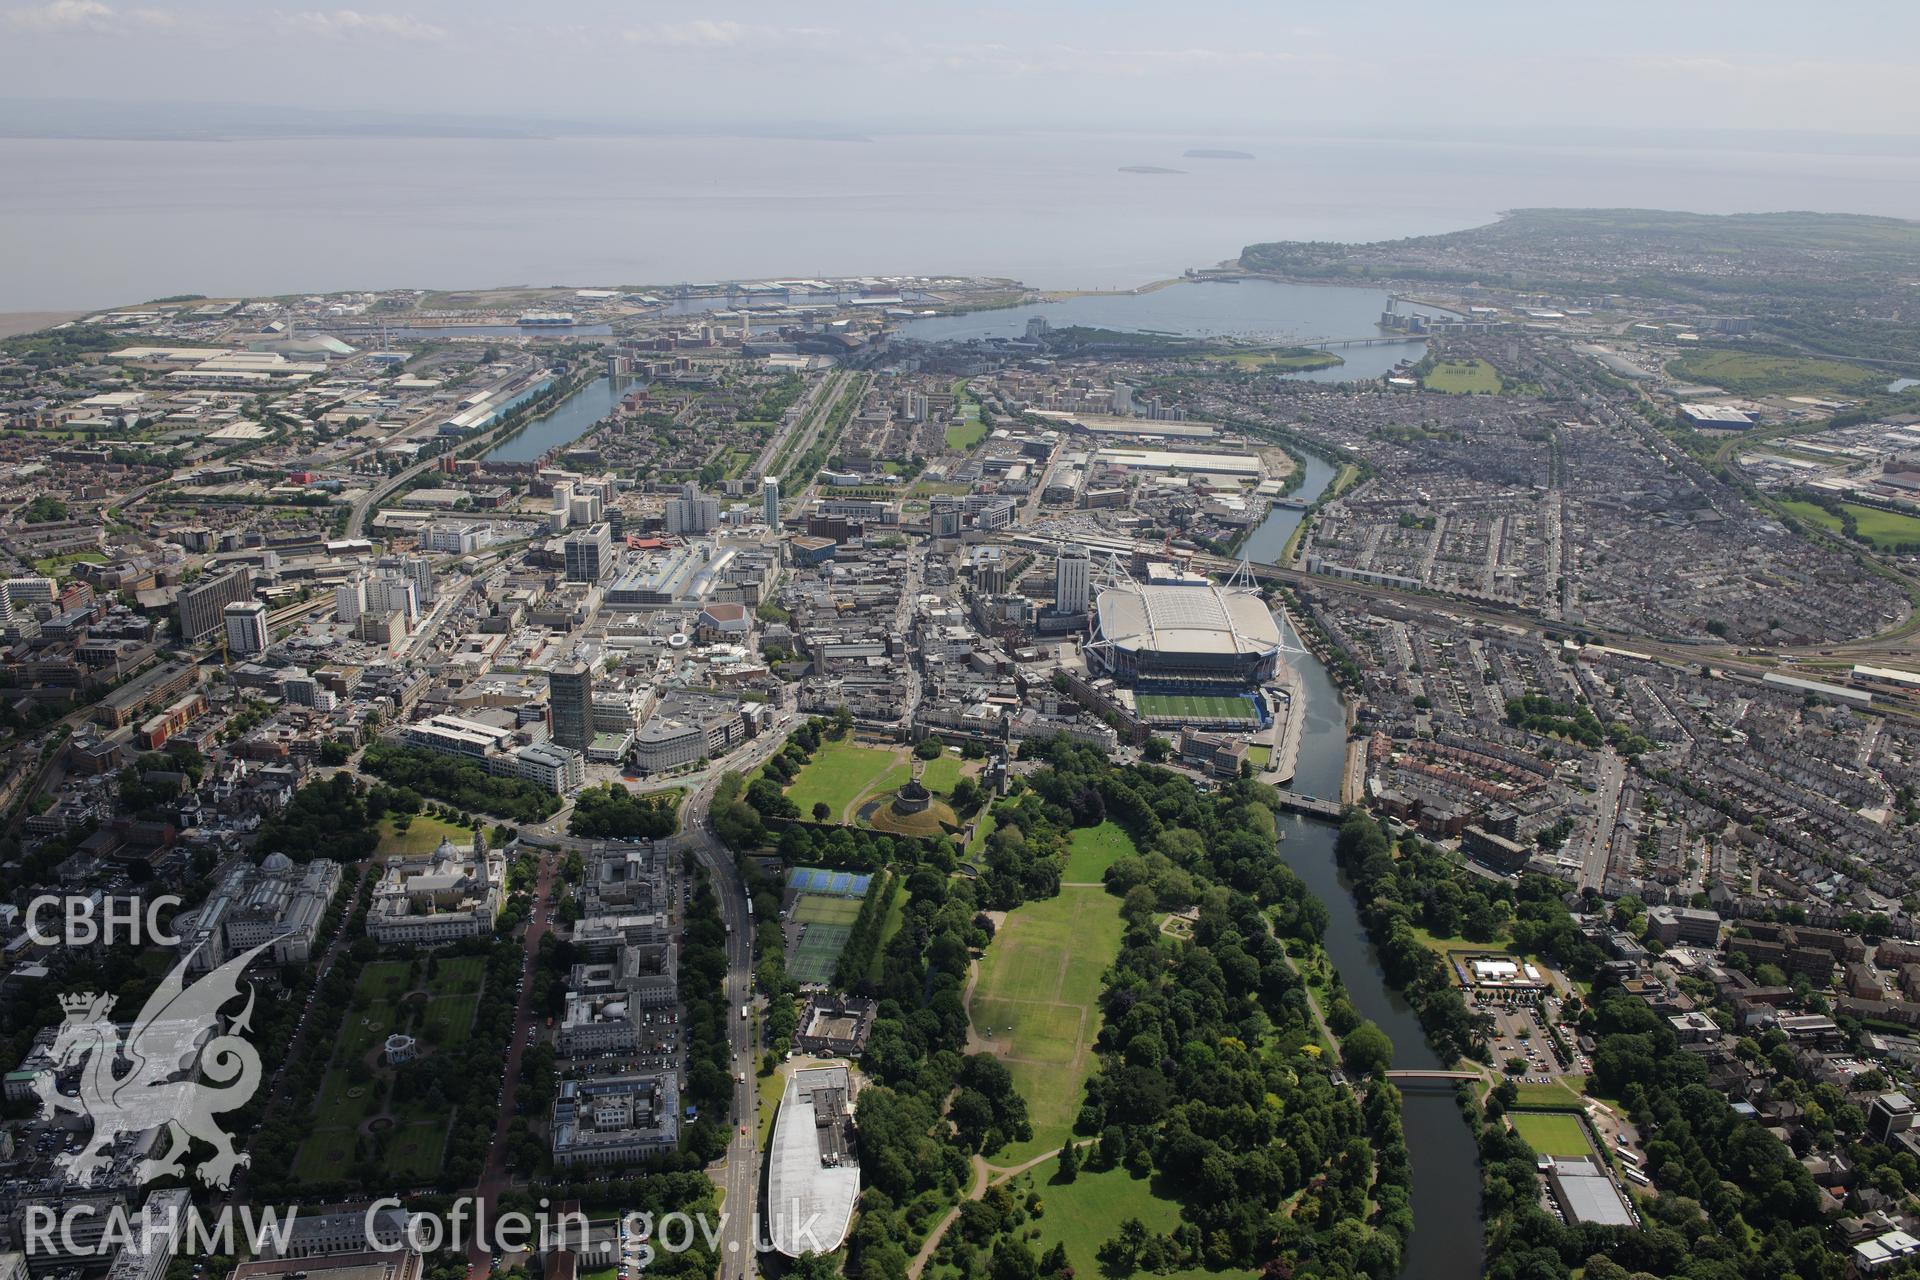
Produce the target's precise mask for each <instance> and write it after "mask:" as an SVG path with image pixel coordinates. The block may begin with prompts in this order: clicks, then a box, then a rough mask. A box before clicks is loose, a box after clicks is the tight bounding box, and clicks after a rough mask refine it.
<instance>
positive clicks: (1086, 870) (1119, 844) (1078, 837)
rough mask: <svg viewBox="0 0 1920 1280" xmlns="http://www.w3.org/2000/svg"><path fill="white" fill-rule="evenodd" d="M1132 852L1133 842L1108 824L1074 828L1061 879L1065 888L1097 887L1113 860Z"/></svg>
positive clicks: (1121, 829) (1112, 824)
mask: <svg viewBox="0 0 1920 1280" xmlns="http://www.w3.org/2000/svg"><path fill="white" fill-rule="evenodd" d="M1132 852H1134V847H1133V840H1132V839H1131V838H1130V837H1129V836H1128V835H1127V833H1126V831H1125V829H1123V828H1121V827H1119V826H1116V825H1115V824H1114V823H1112V822H1103V823H1101V824H1100V825H1099V826H1097V827H1076V828H1075V829H1074V832H1073V836H1072V838H1071V840H1070V842H1069V843H1068V845H1067V869H1066V871H1065V873H1064V874H1063V875H1062V876H1061V879H1063V880H1065V881H1067V882H1068V883H1069V884H1076V883H1077V884H1092V883H1097V882H1098V881H1099V879H1100V877H1101V876H1104V875H1105V874H1106V873H1107V868H1108V867H1110V866H1112V865H1113V864H1114V862H1115V861H1116V860H1117V859H1119V858H1120V857H1121V856H1123V855H1125V854H1129V853H1132Z"/></svg>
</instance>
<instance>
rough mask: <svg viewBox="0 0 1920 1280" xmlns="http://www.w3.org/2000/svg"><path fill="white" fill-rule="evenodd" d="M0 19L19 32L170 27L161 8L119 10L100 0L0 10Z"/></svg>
mask: <svg viewBox="0 0 1920 1280" xmlns="http://www.w3.org/2000/svg"><path fill="white" fill-rule="evenodd" d="M0 22H4V23H5V24H6V25H7V26H9V27H13V28H15V29H16V30H20V31H47V32H62V31H81V32H100V33H112V32H118V31H125V30H128V29H130V28H134V27H164V26H171V25H172V24H173V15H172V14H171V13H168V12H167V11H166V10H164V9H133V10H130V11H128V12H125V13H122V12H120V11H119V10H117V9H114V8H111V7H110V6H108V5H104V4H101V3H100V0H48V2H47V3H46V4H43V5H37V6H34V7H31V8H24V9H6V10H0Z"/></svg>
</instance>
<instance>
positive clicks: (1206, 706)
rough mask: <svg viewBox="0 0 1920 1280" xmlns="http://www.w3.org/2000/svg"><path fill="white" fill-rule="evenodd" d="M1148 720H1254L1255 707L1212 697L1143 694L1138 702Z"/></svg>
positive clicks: (1225, 697) (1235, 699) (1240, 700)
mask: <svg viewBox="0 0 1920 1280" xmlns="http://www.w3.org/2000/svg"><path fill="white" fill-rule="evenodd" d="M1134 705H1136V706H1138V707H1139V708H1140V714H1141V715H1142V716H1144V717H1146V718H1147V719H1148V720H1252V719H1253V718H1254V714H1253V703H1251V702H1249V701H1248V700H1247V699H1245V698H1239V697H1233V696H1231V695H1223V694H1209V693H1143V694H1140V695H1139V696H1138V697H1136V698H1135V699H1134Z"/></svg>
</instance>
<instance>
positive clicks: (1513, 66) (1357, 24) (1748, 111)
mask: <svg viewBox="0 0 1920 1280" xmlns="http://www.w3.org/2000/svg"><path fill="white" fill-rule="evenodd" d="M378 4H379V7H378V8H345V7H339V8H323V7H311V6H310V5H302V4H300V3H298V2H297V0H296V2H294V3H280V4H274V3H268V4H254V3H241V2H240V0H142V2H141V3H131V2H128V3H120V2H114V3H109V2H108V0H15V2H14V3H10V4H0V31H4V32H6V33H7V38H6V39H5V40H4V41H0V73H4V76H5V83H6V85H7V89H8V93H9V94H10V95H13V96H15V97H16V98H28V99H31V98H43V99H68V98H70V97H73V96H74V95H73V92H72V91H73V87H74V84H75V79H74V76H73V74H72V71H73V68H74V67H76V66H85V67H87V69H88V75H87V77H86V80H85V83H86V84H87V85H88V86H89V89H90V91H91V92H90V93H89V95H87V96H89V97H93V98H101V97H103V96H104V98H106V99H109V100H118V101H123V102H129V103H133V104H137V105H139V106H141V107H144V108H155V107H160V106H164V105H165V104H169V103H193V102H201V103H207V102H212V103H262V104H274V105H276V106H277V107H279V108H283V109H323V108H324V109H328V110H343V109H345V110H378V111H384V112H392V113H408V112H418V113H431V114H435V115H446V116H493V117H505V118H509V119H521V120H528V119H549V120H576V121H623V122H631V123H646V122H655V123H661V122H666V123H669V124H670V125H671V126H673V127H678V128H713V127H723V128H750V129H772V130H778V129H779V128H781V127H783V126H789V125H798V126H800V127H804V128H807V129H821V128H851V129H856V130H858V129H872V128H876V127H880V126H881V125H882V124H884V125H885V126H886V127H888V128H902V129H910V130H916V131H918V130H937V129H947V128H963V129H966V130H969V131H973V130H980V129H988V128H1000V127H1021V126H1026V125H1033V124H1036V123H1039V124H1044V126H1045V127H1048V128H1051V129H1071V128H1084V127H1095V128H1101V129H1115V130H1142V129H1171V130H1180V131H1195V130H1204V131H1207V132H1210V133H1221V134H1229V133H1234V132H1245V133H1249V134H1259V133H1262V132H1272V131H1289V130H1293V129H1301V128H1304V129H1307V130H1312V129H1314V128H1317V127H1320V126H1322V125H1324V124H1326V123H1329V122H1338V123H1339V124H1340V125H1341V126H1342V127H1346V128H1375V127H1394V126H1396V125H1398V126H1401V127H1404V125H1405V124H1406V123H1407V122H1408V121H1417V122H1419V124H1420V126H1421V127H1422V128H1424V129H1428V130H1436V131H1442V132H1444V131H1449V130H1453V131H1479V130H1485V129H1500V128H1507V127H1511V126H1512V124H1513V122H1514V121H1515V120H1524V121H1525V122H1527V126H1528V127H1530V128H1554V127H1559V126H1568V127H1574V126H1579V127H1588V126H1592V125H1593V124H1594V122H1596V121H1604V122H1605V124H1606V126H1607V127H1609V128H1613V129H1621V130H1633V129H1693V130H1703V129H1704V130H1713V129H1736V130H1742V131H1766V130H1793V131H1809V130H1811V131H1816V132H1821V131H1825V132H1839V133H1844V134H1849V135H1872V134H1878V133H1888V132H1892V131H1894V129H1895V128H1896V127H1904V122H1905V121H1907V120H1908V119H1910V108H1909V105H1908V102H1907V97H1908V90H1907V85H1908V81H1909V77H1908V76H1907V75H1906V74H1905V72H1906V70H1907V67H1906V65H1905V64H1904V63H1902V62H1899V61H1896V60H1893V59H1891V58H1889V57H1887V56H1885V55H1883V54H1881V53H1880V51H1882V50H1900V49H1911V48H1912V47H1914V45H1915V42H1916V38H1920V12H1916V11H1915V10H1914V9H1912V8H1910V7H1896V6H1880V5H1875V6H1850V7H1835V8H1829V9H1826V10H1822V11H1819V12H1817V13H1816V12H1814V11H1812V10H1810V9H1808V8H1806V7H1805V6H1798V5H1788V4H1784V3H1779V2H1778V0H1759V2H1757V3H1747V4H1738V5H1736V4H1730V3H1706V4H1696V5H1672V4H1653V3H1647V2H1645V0H1629V2H1627V3H1620V4H1614V5H1608V6H1596V7H1593V8H1591V9H1586V10H1580V9H1573V8H1568V7H1560V6H1554V7H1550V8H1547V7H1541V6H1537V5H1533V4H1525V3H1519V2H1518V0H1489V2H1488V3H1483V4H1478V5H1475V6H1472V7H1470V8H1466V9H1461V8H1456V7H1448V6H1433V5H1421V4H1412V3H1405V2H1403V0H1381V2H1380V3H1375V4H1371V5H1368V6H1365V7H1364V8H1356V9H1352V10H1349V11H1331V10H1328V9H1326V8H1324V7H1318V6H1316V7H1312V8H1309V7H1307V6H1304V5H1291V4H1277V5H1275V4H1246V3H1214V4H1201V5H1198V6H1193V5H1188V6H1181V7H1179V8H1178V9H1170V8H1168V7H1165V6H1159V5H1149V4H1143V3H1139V2H1137V0H1120V2H1118V3H1094V2H1093V0H1071V2H1062V3H1052V4H1042V5H1027V6H1021V7H1013V6H1006V5H987V6H975V5H965V4H956V3H952V2H951V0H933V2H930V3H925V4H921V5H916V6H898V5H890V4H881V3H878V0H842V2H841V3H838V4H835V5H832V6H826V7H821V8H817V9H811V10H797V9H795V8H794V7H793V6H791V5H782V4H774V3H769V2H767V0H753V2H751V3H740V2H734V3H722V4H712V5H707V6H704V7H703V8H702V9H701V11H700V12H699V14H698V15H697V16H694V15H690V14H689V13H688V12H687V11H686V10H684V9H680V8H668V7H667V6H664V5H658V4H651V3H648V4H639V5H633V4H618V3H613V2H612V0H575V2H574V3H570V4H569V5H567V6H566V7H565V9H564V10H562V11H560V12H558V13H557V14H553V15H551V18H552V20H541V19H545V18H547V17H548V15H547V14H545V13H542V14H541V15H540V17H539V18H535V17H534V16H533V12H532V11H529V10H527V9H525V8H524V7H522V6H518V5H513V4H509V3H506V0H473V2H470V3H455V2H454V0H378ZM1810 50H1819V51H1822V52H1819V53H1810V52H1809V51H1810ZM1826 51H1835V52H1826ZM99 86H112V90H111V92H110V93H107V94H105V95H102V94H100V93H99V91H98V87H99ZM1877 124H1885V125H1887V126H1888V127H1886V128H1880V127H1876V125H1877Z"/></svg>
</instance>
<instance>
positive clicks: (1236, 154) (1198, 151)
mask: <svg viewBox="0 0 1920 1280" xmlns="http://www.w3.org/2000/svg"><path fill="white" fill-rule="evenodd" d="M1181 154H1182V155H1184V156H1186V158H1187V159H1189V160H1251V159H1253V152H1251V151H1214V150H1211V149H1209V148H1207V147H1195V148H1194V149H1193V150H1191V151H1186V152H1182V153H1181Z"/></svg>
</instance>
